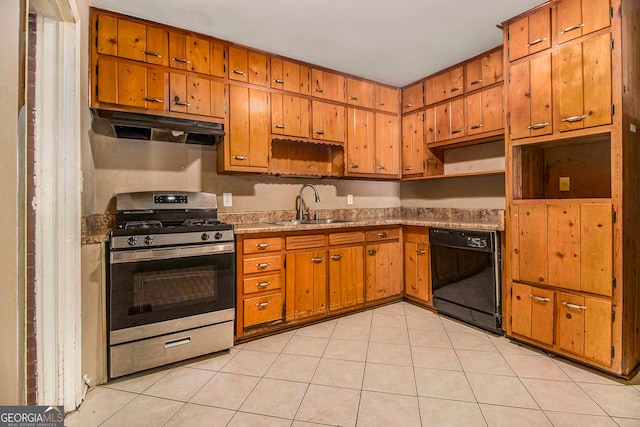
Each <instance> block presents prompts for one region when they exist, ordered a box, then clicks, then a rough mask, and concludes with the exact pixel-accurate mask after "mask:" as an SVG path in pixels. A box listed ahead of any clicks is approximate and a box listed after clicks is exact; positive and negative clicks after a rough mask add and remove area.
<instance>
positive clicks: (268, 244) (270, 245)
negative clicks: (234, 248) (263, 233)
mask: <svg viewBox="0 0 640 427" xmlns="http://www.w3.org/2000/svg"><path fill="white" fill-rule="evenodd" d="M281 249H282V238H281V237H258V238H252V239H244V240H243V242H242V253H244V254H254V253H263V252H274V251H280V250H281Z"/></svg>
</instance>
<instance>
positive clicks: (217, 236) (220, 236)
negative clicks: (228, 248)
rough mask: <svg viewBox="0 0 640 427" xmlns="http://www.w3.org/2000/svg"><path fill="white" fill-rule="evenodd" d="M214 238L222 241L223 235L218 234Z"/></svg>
mask: <svg viewBox="0 0 640 427" xmlns="http://www.w3.org/2000/svg"><path fill="white" fill-rule="evenodd" d="M213 237H215V238H216V240H220V239H222V233H216V235H215V236H213Z"/></svg>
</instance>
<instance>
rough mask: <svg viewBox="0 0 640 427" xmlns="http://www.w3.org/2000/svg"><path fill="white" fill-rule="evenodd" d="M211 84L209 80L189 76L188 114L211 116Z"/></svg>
mask: <svg viewBox="0 0 640 427" xmlns="http://www.w3.org/2000/svg"><path fill="white" fill-rule="evenodd" d="M207 50H208V49H207ZM207 65H208V64H207ZM210 82H211V81H210V80H209V79H206V78H202V77H197V76H194V75H193V74H188V75H187V102H188V103H189V104H190V105H189V106H188V107H187V113H189V114H197V115H199V116H210V115H211V83H210Z"/></svg>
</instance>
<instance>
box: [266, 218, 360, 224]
mask: <svg viewBox="0 0 640 427" xmlns="http://www.w3.org/2000/svg"><path fill="white" fill-rule="evenodd" d="M342 222H351V220H348V219H333V218H324V219H291V220H288V221H273V222H268V223H267V224H275V225H309V224H339V223H342Z"/></svg>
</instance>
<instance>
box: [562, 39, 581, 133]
mask: <svg viewBox="0 0 640 427" xmlns="http://www.w3.org/2000/svg"><path fill="white" fill-rule="evenodd" d="M558 114H559V116H560V122H559V123H558V130H560V131H561V132H563V131H568V130H574V129H581V128H582V127H584V121H582V120H577V121H574V122H571V121H567V119H569V118H571V117H580V116H582V115H583V114H584V80H583V75H582V45H581V44H574V45H572V46H568V47H563V48H562V49H560V50H559V52H558Z"/></svg>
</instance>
